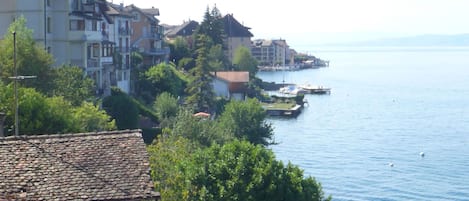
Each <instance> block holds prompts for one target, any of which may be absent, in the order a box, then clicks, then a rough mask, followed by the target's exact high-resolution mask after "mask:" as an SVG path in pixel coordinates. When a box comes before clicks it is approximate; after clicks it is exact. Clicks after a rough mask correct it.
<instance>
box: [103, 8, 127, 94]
mask: <svg viewBox="0 0 469 201" xmlns="http://www.w3.org/2000/svg"><path fill="white" fill-rule="evenodd" d="M107 14H108V15H109V16H110V18H111V19H112V21H113V24H112V26H111V27H110V30H109V38H110V41H113V42H114V43H115V50H114V55H113V57H114V68H113V69H112V70H113V71H111V72H107V73H108V76H109V79H110V85H111V86H117V87H119V88H120V89H121V90H122V91H124V92H126V93H129V92H130V91H131V88H130V87H131V77H130V72H131V62H130V59H131V45H130V39H131V35H132V33H133V29H132V27H131V21H132V18H133V17H132V14H131V13H129V12H127V11H126V10H125V7H124V4H119V5H117V4H112V3H108V11H107Z"/></svg>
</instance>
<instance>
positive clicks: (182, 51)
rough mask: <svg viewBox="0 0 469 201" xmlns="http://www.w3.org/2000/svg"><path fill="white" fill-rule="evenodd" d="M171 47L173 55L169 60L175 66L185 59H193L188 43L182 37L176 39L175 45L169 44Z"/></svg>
mask: <svg viewBox="0 0 469 201" xmlns="http://www.w3.org/2000/svg"><path fill="white" fill-rule="evenodd" d="M169 47H170V49H171V55H170V58H169V59H170V61H172V62H173V63H175V64H179V62H180V61H181V59H183V58H191V57H192V54H191V52H190V49H189V45H188V44H187V41H186V40H185V39H184V38H183V37H181V36H178V37H176V39H174V42H173V43H169Z"/></svg>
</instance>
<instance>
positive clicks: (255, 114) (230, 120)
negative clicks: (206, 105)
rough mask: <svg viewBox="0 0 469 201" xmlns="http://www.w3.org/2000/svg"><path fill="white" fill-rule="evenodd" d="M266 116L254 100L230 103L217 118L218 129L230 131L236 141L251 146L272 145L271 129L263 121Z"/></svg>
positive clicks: (270, 126) (269, 125)
mask: <svg viewBox="0 0 469 201" xmlns="http://www.w3.org/2000/svg"><path fill="white" fill-rule="evenodd" d="M266 116H267V114H266V112H265V110H264V109H263V108H262V106H261V105H260V103H259V101H257V100H256V99H248V100H247V101H244V102H241V101H231V102H230V103H228V104H227V105H226V106H225V111H224V112H223V113H222V114H221V116H220V118H219V123H220V127H223V128H226V129H228V130H230V131H231V132H232V133H233V134H234V136H235V137H236V138H238V139H245V140H248V141H249V142H251V143H253V144H260V145H269V144H272V142H271V140H272V136H273V128H272V125H271V124H269V123H267V122H266V121H265V118H266Z"/></svg>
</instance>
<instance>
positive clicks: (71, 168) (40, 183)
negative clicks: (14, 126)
mask: <svg viewBox="0 0 469 201" xmlns="http://www.w3.org/2000/svg"><path fill="white" fill-rule="evenodd" d="M156 198H159V193H156V192H154V191H153V184H152V182H151V178H150V175H149V160H148V153H147V151H146V148H145V144H144V142H143V139H142V135H141V131H140V130H132V131H129V130H127V131H113V132H99V133H81V134H63V135H42V136H21V137H2V138H0V200H4V199H6V200H149V199H153V200H155V199H156Z"/></svg>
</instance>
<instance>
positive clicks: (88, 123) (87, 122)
mask: <svg viewBox="0 0 469 201" xmlns="http://www.w3.org/2000/svg"><path fill="white" fill-rule="evenodd" d="M72 111H73V119H74V121H73V124H74V125H75V126H76V127H77V128H78V132H90V131H103V130H113V129H116V122H115V120H111V117H110V116H109V115H108V114H107V113H106V111H104V110H101V109H99V107H98V106H95V105H93V104H92V103H90V102H82V105H81V106H80V107H76V108H73V109H72Z"/></svg>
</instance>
